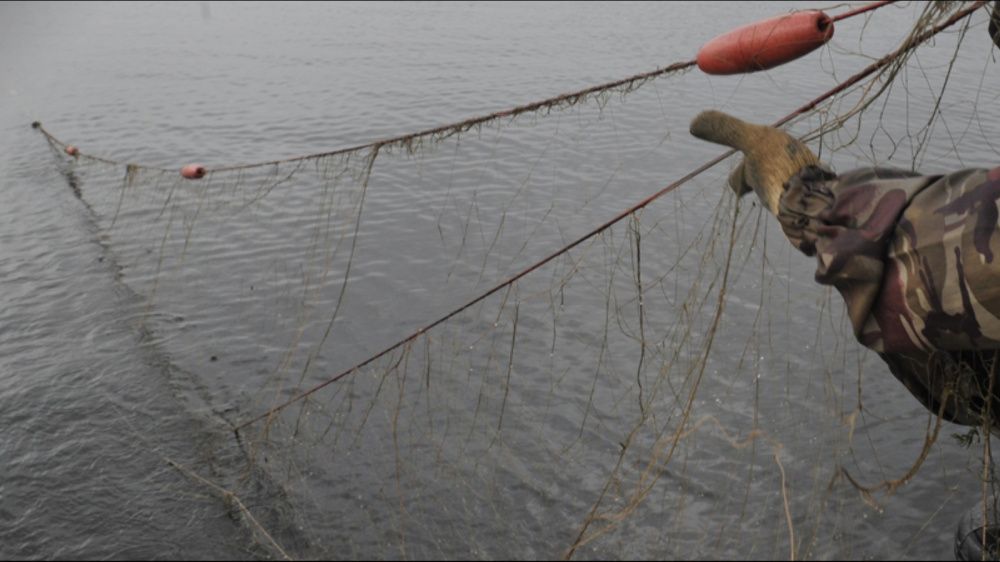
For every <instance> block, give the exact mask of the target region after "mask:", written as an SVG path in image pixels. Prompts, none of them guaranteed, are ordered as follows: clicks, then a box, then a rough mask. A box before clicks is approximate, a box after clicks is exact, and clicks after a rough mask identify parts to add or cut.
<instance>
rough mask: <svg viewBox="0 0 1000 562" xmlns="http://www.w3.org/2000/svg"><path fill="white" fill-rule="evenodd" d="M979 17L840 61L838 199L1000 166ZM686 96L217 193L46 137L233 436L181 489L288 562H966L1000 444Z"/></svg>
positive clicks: (261, 176) (267, 173) (202, 412)
mask: <svg viewBox="0 0 1000 562" xmlns="http://www.w3.org/2000/svg"><path fill="white" fill-rule="evenodd" d="M980 8H982V6H981V5H978V4H972V5H969V4H965V5H962V4H958V5H952V4H928V5H918V6H904V7H903V8H899V9H908V10H910V11H912V12H914V13H915V14H916V16H915V17H914V18H913V21H912V28H910V29H899V30H897V33H896V34H895V35H894V36H893V40H894V41H895V42H894V43H893V45H892V48H891V49H890V50H888V51H885V52H870V51H866V50H865V47H864V45H863V44H862V43H861V42H860V41H859V44H858V45H852V47H856V48H857V51H845V52H840V51H838V52H836V53H835V54H836V57H834V56H833V55H834V53H831V52H830V50H832V49H834V47H827V48H824V50H823V51H821V54H820V55H819V57H820V60H821V63H820V68H821V70H822V71H824V72H826V73H829V74H830V75H831V81H830V84H841V86H839V87H835V88H834V89H832V90H831V91H830V92H832V93H830V94H829V95H828V96H826V97H821V98H817V100H815V103H813V104H809V103H807V104H806V105H805V106H802V107H801V108H800V109H799V110H796V111H793V112H792V113H790V114H789V116H788V117H786V118H785V119H783V120H782V121H781V123H782V124H786V123H787V127H788V128H789V130H790V131H792V132H793V133H794V134H796V135H797V136H801V137H803V138H805V139H807V140H808V141H809V143H810V146H811V147H812V148H813V150H814V151H815V152H816V153H817V154H818V155H819V156H820V158H821V159H822V160H823V161H825V162H828V163H831V164H832V165H833V166H834V167H835V168H837V169H841V170H847V169H850V168H851V167H856V166H860V165H874V164H880V165H891V166H896V167H904V168H911V169H917V170H925V169H928V168H934V169H935V170H938V171H942V170H950V169H955V168H957V167H960V166H987V165H990V164H989V163H990V162H995V161H996V156H997V154H998V147H997V146H996V143H995V141H993V140H992V136H993V135H992V131H991V130H990V129H989V126H988V125H987V124H986V123H984V121H986V122H987V123H988V120H987V119H988V118H989V117H990V116H991V114H990V113H989V111H990V109H989V108H990V107H994V106H995V105H996V101H997V100H996V97H997V94H996V93H995V92H997V91H1000V89H997V88H996V87H995V82H996V80H995V79H993V78H992V77H993V76H994V75H995V74H996V73H995V61H994V58H993V57H994V55H993V52H992V51H991V49H990V48H989V47H990V45H989V43H988V41H986V40H985V39H984V38H985V37H986V31H985V28H986V25H987V21H988V19H987V15H988V14H987V12H986V11H984V10H983V9H980ZM894 9H895V8H894ZM966 16H970V17H966ZM865 17H866V18H869V19H868V20H867V21H877V20H876V19H875V18H878V17H879V15H878V14H877V13H872V14H867V15H866V16H865ZM858 21H862V22H863V21H865V20H858ZM859 25H862V24H861V23H859ZM865 25H867V24H865ZM873 25H874V24H873ZM865 33H873V34H874V33H875V32H874V31H872V30H869V29H867V27H866V31H865ZM879 33H881V34H885V33H886V32H885V30H884V29H882V30H880V32H879ZM862 36H864V34H862ZM928 40H929V41H928ZM840 49H841V50H843V47H840ZM927 49H933V50H934V51H935V53H936V58H934V57H932V56H930V55H928V56H927V61H934V62H933V63H931V62H927V61H925V59H924V58H922V50H927ZM944 51H947V53H946V54H944V55H942V54H941V53H942V52H944ZM886 52H887V53H888V54H885V53H886ZM883 55H884V56H883ZM834 61H835V62H834ZM942 61H943V62H942ZM690 66H691V63H684V62H682V63H677V64H675V65H671V66H668V67H664V69H662V70H659V71H655V72H653V73H648V74H644V75H637V76H635V77H631V78H628V79H625V80H621V81H617V82H611V83H608V84H604V85H602V86H598V87H594V88H590V89H587V90H582V91H580V92H576V93H573V94H568V95H565V96H558V97H555V98H551V99H549V100H545V101H544V102H539V103H535V104H527V105H524V106H520V107H518V108H515V109H513V110H508V111H501V112H497V113H494V114H490V115H487V116H484V117H482V118H475V119H470V120H466V121H461V122H459V123H457V124H455V125H451V126H446V127H438V128H432V129H428V130H426V131H423V132H420V133H415V134H406V135H402V136H400V137H394V138H391V139H386V140H382V141H376V142H371V143H364V144H360V145H358V146H357V147H353V148H349V149H343V150H335V151H331V152H324V153H317V154H312V155H307V156H303V157H296V158H290V159H284V160H275V161H271V162H265V163H260V164H251V165H238V166H225V167H215V168H212V167H209V168H208V173H207V175H206V176H205V177H203V178H201V179H199V180H194V181H192V180H187V179H184V178H181V177H180V176H179V175H178V174H177V171H176V167H168V165H166V164H163V165H151V166H147V165H138V164H129V163H125V162H120V161H118V160H116V159H114V158H111V157H106V156H93V155H91V154H90V151H88V150H84V151H82V152H81V154H79V155H78V156H77V157H75V158H66V157H65V154H63V149H64V148H65V145H64V143H63V142H62V141H61V140H59V139H58V138H57V137H55V136H53V135H51V134H50V133H49V132H48V131H47V130H45V129H44V128H42V131H43V132H44V133H45V138H46V139H47V140H48V141H49V144H50V146H51V147H52V148H53V149H55V150H56V155H57V157H58V158H59V161H60V170H61V171H62V173H63V175H64V176H65V178H66V180H67V183H68V185H69V186H70V188H71V189H72V190H73V192H74V194H75V195H76V197H77V198H78V199H79V200H80V202H81V204H82V205H83V206H84V207H85V209H86V212H87V213H89V215H90V216H91V217H92V221H93V224H94V227H95V232H97V235H96V240H97V242H98V243H99V244H101V246H102V248H103V249H104V253H103V255H104V258H103V259H106V260H107V261H108V262H109V263H110V264H111V265H112V268H113V271H114V277H115V281H116V283H117V284H118V286H119V287H120V288H121V291H122V293H123V298H129V299H135V300H136V301H137V302H139V303H140V305H139V306H138V307H136V313H135V317H134V318H133V319H132V321H133V323H134V325H135V327H136V329H137V330H138V333H140V334H141V336H142V337H141V338H140V340H139V341H140V345H142V346H147V347H149V348H155V349H156V350H157V353H160V354H162V355H163V356H164V357H166V358H167V360H168V361H169V364H170V371H171V373H172V375H171V376H172V377H173V378H174V380H175V381H176V383H175V384H176V385H177V387H178V392H179V393H180V394H181V395H182V396H184V397H185V400H186V402H187V403H188V404H189V405H190V407H191V410H192V412H194V413H195V414H196V415H198V416H202V417H203V418H204V419H205V420H207V421H208V423H209V424H210V425H211V426H212V427H214V428H215V429H216V430H217V432H218V433H219V435H221V436H223V438H220V439H218V440H217V441H216V442H215V443H214V445H213V448H212V450H210V451H207V452H206V453H205V462H204V464H203V465H201V466H182V465H179V464H176V463H173V461H171V460H170V459H165V462H168V463H172V464H171V466H173V467H174V468H176V469H177V471H178V473H179V474H180V475H181V477H180V478H179V480H178V488H179V489H190V487H192V486H193V487H196V488H198V489H200V490H202V491H204V492H206V493H207V494H208V495H209V496H210V499H207V500H206V501H216V502H217V501H218V498H221V499H222V500H223V501H222V502H221V503H220V505H221V506H224V509H226V510H228V511H229V512H230V513H231V514H232V516H233V518H234V520H235V521H237V522H238V523H239V524H242V525H244V526H245V528H246V534H247V538H248V543H249V544H250V547H249V548H250V549H251V550H250V552H252V553H253V554H254V555H256V556H259V557H262V558H330V557H332V558H354V559H357V558H432V557H433V558H501V557H507V558H558V557H572V558H608V557H615V558H618V557H628V558H633V557H647V558H648V557H671V558H688V557H695V558H706V557H711V558H764V557H773V558H791V559H796V558H825V557H859V556H881V557H888V556H893V557H906V556H918V555H919V553H920V552H922V551H924V550H926V549H938V550H941V546H940V544H941V543H942V541H943V542H945V543H946V544H947V545H949V546H947V547H945V548H944V549H943V550H944V551H945V552H947V551H948V550H949V549H950V544H951V541H952V539H951V537H952V535H953V534H954V528H955V525H954V520H955V516H956V514H958V513H964V512H965V511H966V510H967V508H968V507H969V506H971V505H973V503H974V502H987V501H988V499H989V498H990V497H992V495H991V494H990V493H988V491H987V490H985V488H984V487H985V486H986V484H988V483H989V482H988V481H989V478H983V476H984V474H987V475H988V473H984V470H988V468H989V465H990V463H989V462H988V461H989V439H988V434H987V433H986V432H982V431H980V432H978V433H976V432H974V431H973V432H969V433H967V431H968V430H969V428H959V427H957V426H950V425H948V424H944V428H942V426H941V422H940V420H938V419H937V418H936V417H935V416H934V415H933V414H930V413H927V412H925V411H923V410H922V409H921V408H920V407H919V405H917V404H916V402H915V401H913V400H912V398H911V397H910V396H909V395H908V394H907V393H906V392H905V391H904V389H903V388H902V387H901V386H900V385H899V384H898V383H896V381H895V380H894V379H892V378H891V376H890V375H889V373H888V370H887V368H886V367H885V366H884V365H883V364H881V363H880V362H879V360H878V358H877V357H876V356H874V355H872V354H870V353H868V352H866V351H865V350H864V349H863V348H862V347H861V346H860V345H859V344H857V343H856V342H855V341H854V339H853V336H852V334H851V329H850V324H849V323H848V322H847V319H846V317H845V315H844V314H843V310H842V304H841V302H840V301H839V297H838V296H837V295H836V294H835V293H832V292H831V291H830V290H826V289H822V288H820V287H819V286H818V285H816V284H815V283H813V282H812V270H813V264H812V263H811V260H808V259H806V258H804V257H802V256H800V255H798V254H796V253H795V252H794V251H793V250H792V249H791V248H790V246H789V245H788V244H787V242H786V241H785V240H784V239H783V237H782V236H781V233H780V231H779V229H777V228H776V226H777V225H776V224H774V221H773V219H772V218H770V217H768V216H767V215H766V214H765V213H762V212H761V210H760V208H759V205H756V204H754V202H753V201H752V200H751V199H750V198H745V199H741V200H738V199H736V198H735V197H734V196H733V194H732V193H731V192H730V191H729V190H728V189H726V188H723V186H724V184H725V180H726V175H727V173H728V171H729V169H730V168H731V167H732V166H734V165H735V164H736V162H737V160H736V159H728V160H725V163H724V164H722V165H715V163H716V162H718V161H723V160H724V157H718V158H716V159H715V160H708V159H707V158H706V156H705V155H706V154H711V153H710V152H708V150H710V148H709V147H705V146H699V145H698V144H697V142H696V141H695V140H694V139H692V138H691V137H689V136H688V135H687V129H686V123H687V121H688V120H689V119H690V118H691V117H692V116H693V114H678V113H677V112H675V111H672V110H671V108H672V107H677V106H679V105H681V102H680V100H678V99H675V98H673V96H674V95H675V93H674V90H673V84H675V83H681V82H682V81H684V80H686V79H688V78H689V73H687V72H686V69H688V68H689V67H690ZM862 68H869V69H870V72H868V73H867V74H862V73H859V74H853V73H855V72H856V71H857V70H859V69H862ZM852 74H853V76H852ZM852 80H853V82H852ZM957 84H961V87H959V86H957ZM991 86H992V87H991ZM838 88H839V89H838ZM736 92H737V93H736V94H735V96H738V95H739V89H737V90H736ZM799 103H800V102H797V101H795V102H790V103H789V104H788V105H789V107H788V109H789V110H792V109H794V107H795V106H797V105H798V104H799ZM992 116H993V117H995V114H992ZM745 117H751V116H745ZM756 120H757V121H760V122H763V121H762V120H761V119H756ZM593 139H599V141H594V140H593ZM538 147H542V148H541V149H540V150H539V149H538ZM664 151H671V153H672V154H674V155H675V156H677V158H676V160H679V159H682V158H686V159H687V160H688V161H690V162H700V161H704V160H708V163H707V164H706V165H705V166H703V168H704V169H705V170H706V171H705V173H703V174H701V175H698V176H696V177H695V176H692V177H687V176H683V174H684V173H686V172H688V171H689V170H682V171H679V170H677V169H675V168H672V167H667V166H665V165H664V164H663V163H662V160H663V158H662V155H663V152H664ZM682 176H683V179H684V182H685V183H687V185H686V186H685V187H684V188H683V189H676V190H675V189H674V187H680V185H681V182H676V185H674V184H671V186H668V187H669V189H665V190H662V191H660V192H656V195H655V196H654V197H649V193H650V192H652V191H654V188H655V189H659V187H660V186H662V185H664V184H665V183H666V181H665V180H670V179H672V178H680V177H682ZM668 192H669V193H668ZM635 201H641V203H640V204H639V205H635V206H633V207H629V206H628V205H629V204H631V203H632V202H635ZM623 202H625V203H623ZM609 208H614V209H622V208H625V209H626V211H625V212H622V213H619V214H618V215H615V214H613V213H608V211H607V209H609ZM609 217H613V218H612V219H611V220H609ZM594 224H599V225H602V226H600V227H599V228H597V229H593V225H594ZM556 248H562V249H560V250H558V251H556V252H555V253H553V250H555V249H556ZM566 248H568V249H566ZM398 311H405V313H400V312H398ZM951 433H961V437H962V439H954V438H952V437H950V434H951ZM873 536H874V537H879V538H878V539H877V540H873Z"/></svg>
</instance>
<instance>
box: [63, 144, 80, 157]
mask: <svg viewBox="0 0 1000 562" xmlns="http://www.w3.org/2000/svg"><path fill="white" fill-rule="evenodd" d="M63 150H65V151H66V154H69V155H70V156H74V157H75V156H76V155H77V154H80V150H79V149H78V148H77V147H75V146H73V145H71V144H67V145H66V148H64V149H63Z"/></svg>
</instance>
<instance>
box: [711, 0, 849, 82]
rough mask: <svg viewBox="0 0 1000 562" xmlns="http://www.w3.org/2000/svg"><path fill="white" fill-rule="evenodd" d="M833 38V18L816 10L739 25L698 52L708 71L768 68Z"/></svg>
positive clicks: (729, 71)
mask: <svg viewBox="0 0 1000 562" xmlns="http://www.w3.org/2000/svg"><path fill="white" fill-rule="evenodd" d="M831 37H833V20H832V19H830V16H828V15H826V14H824V13H823V12H820V11H817V10H806V11H802V12H795V13H792V14H786V15H783V16H778V17H774V18H770V19H766V20H763V21H759V22H757V23H751V24H749V25H744V26H742V27H738V28H736V29H734V30H732V31H730V32H728V33H724V34H722V35H720V36H718V37H716V38H715V39H712V40H711V41H709V42H708V43H705V46H703V47H702V48H701V50H700V51H698V68H700V69H701V70H702V71H703V72H706V73H708V74H741V73H745V72H756V71H758V70H767V69H768V68H774V67H775V66H778V65H780V64H784V63H786V62H788V61H791V60H795V59H797V58H799V57H801V56H803V55H806V54H808V53H811V52H812V51H813V50H815V49H817V48H819V47H820V46H821V45H823V44H824V43H826V42H827V41H829V40H830V38H831Z"/></svg>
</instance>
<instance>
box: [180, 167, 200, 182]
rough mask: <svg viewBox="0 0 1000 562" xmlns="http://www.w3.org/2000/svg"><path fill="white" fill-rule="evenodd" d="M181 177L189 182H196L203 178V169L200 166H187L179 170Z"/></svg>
mask: <svg viewBox="0 0 1000 562" xmlns="http://www.w3.org/2000/svg"><path fill="white" fill-rule="evenodd" d="M181 175H182V176H184V177H185V178H187V179H189V180H196V179H198V178H202V177H204V176H205V167H204V166H202V165H201V164H188V165H187V166H184V167H183V168H181Z"/></svg>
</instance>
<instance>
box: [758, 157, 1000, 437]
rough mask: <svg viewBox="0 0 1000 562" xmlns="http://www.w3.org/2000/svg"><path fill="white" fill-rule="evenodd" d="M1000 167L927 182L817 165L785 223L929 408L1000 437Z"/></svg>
mask: <svg viewBox="0 0 1000 562" xmlns="http://www.w3.org/2000/svg"><path fill="white" fill-rule="evenodd" d="M998 199H1000V168H995V169H993V170H964V171H960V172H955V173H952V174H948V175H942V176H923V175H918V174H914V173H911V172H905V171H900V170H892V169H885V168H865V169H860V170H855V171H853V172H849V173H846V174H843V175H840V176H837V175H834V174H833V173H831V172H829V171H827V170H825V169H823V168H820V167H817V166H808V167H805V168H803V169H802V170H800V171H799V173H798V174H796V175H794V176H793V177H792V178H791V179H790V180H789V181H788V182H787V184H786V185H785V192H784V193H783V194H782V196H781V199H780V203H779V213H778V220H779V221H780V222H781V226H782V229H783V230H784V232H785V234H786V236H788V238H789V240H790V241H791V242H792V244H794V245H795V246H796V247H797V248H798V249H799V250H801V251H802V252H803V253H805V254H806V255H809V256H816V258H817V261H818V265H817V268H816V281H818V282H819V283H822V284H825V285H832V286H833V287H835V288H836V289H837V290H838V291H839V292H840V294H841V296H842V297H843V298H844V301H845V303H846V304H847V312H848V316H849V317H850V320H851V324H852V327H853V329H854V335H855V336H856V337H857V339H858V341H859V342H861V343H862V344H863V345H865V346H866V347H868V348H870V349H872V350H874V351H876V352H878V353H879V355H880V356H881V357H882V359H883V360H885V362H886V363H887V364H888V365H889V368H890V370H891V371H892V373H893V374H894V375H895V376H896V378H898V379H899V380H900V381H901V382H902V383H903V384H904V385H905V386H906V387H907V388H908V389H909V390H910V392H911V393H912V394H913V395H914V396H915V397H916V398H917V399H918V400H920V402H921V403H922V404H923V405H924V406H925V407H927V408H928V409H929V410H931V411H933V412H934V413H937V412H938V411H939V408H941V407H942V406H943V411H944V416H945V419H948V420H951V421H954V422H957V423H961V424H964V425H982V424H983V416H984V415H986V414H987V412H988V415H989V418H990V420H991V422H990V423H991V425H992V426H993V427H994V428H995V429H1000V401H998V400H997V398H996V396H997V395H1000V383H998V384H996V388H995V389H994V392H993V395H994V397H993V399H992V400H989V401H987V400H986V399H985V397H986V396H987V394H988V392H987V390H988V389H989V388H990V384H989V383H990V379H991V377H993V376H994V375H995V368H994V363H995V358H996V356H997V351H1000V228H998V226H1000V225H998V222H997V218H998V211H997V200H998Z"/></svg>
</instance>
